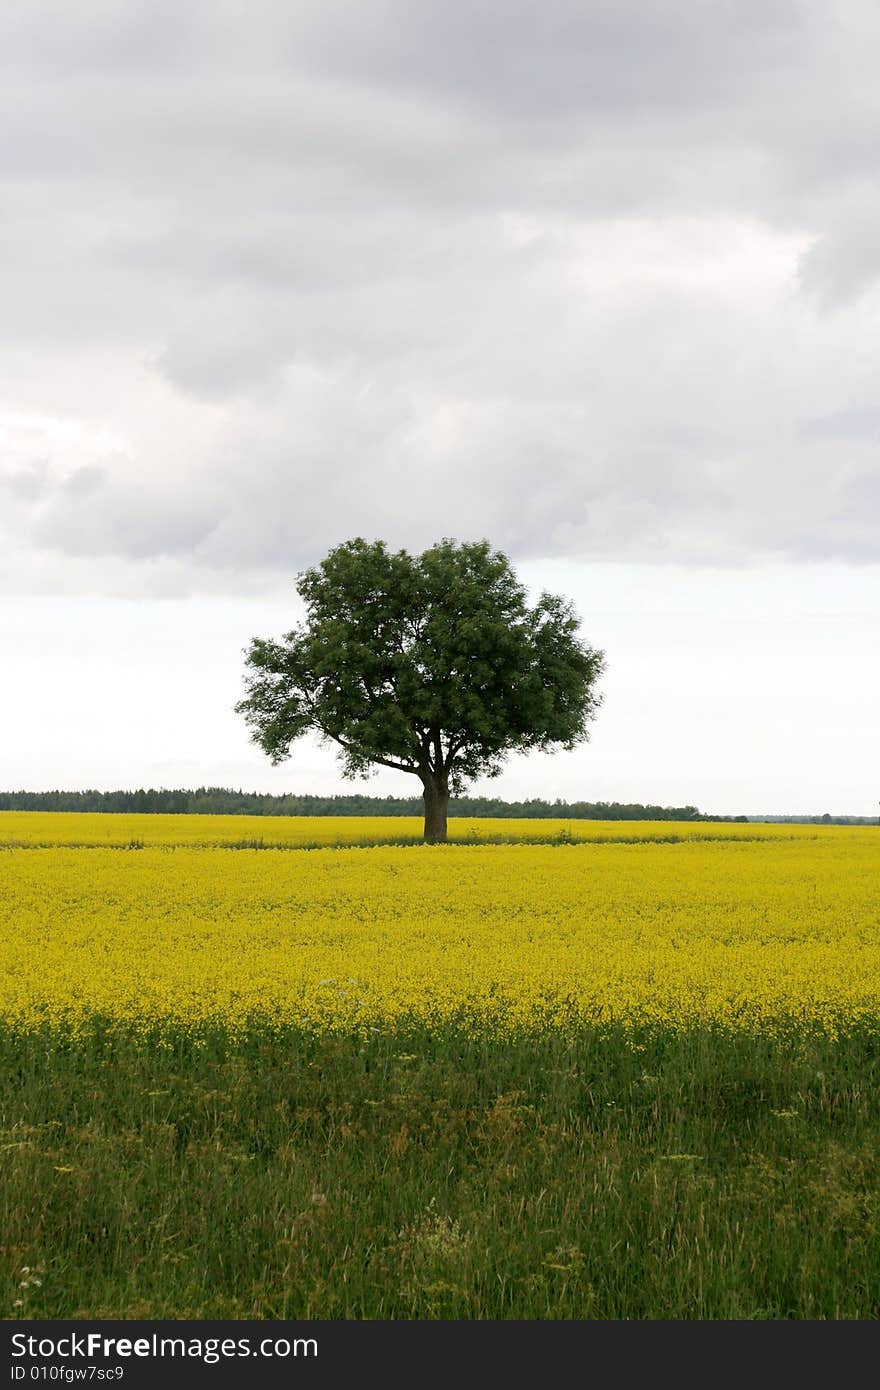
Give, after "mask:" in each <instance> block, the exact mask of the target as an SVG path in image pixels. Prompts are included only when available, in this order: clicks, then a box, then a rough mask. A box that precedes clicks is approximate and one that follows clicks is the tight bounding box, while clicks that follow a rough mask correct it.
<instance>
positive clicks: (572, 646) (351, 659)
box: [237, 539, 604, 794]
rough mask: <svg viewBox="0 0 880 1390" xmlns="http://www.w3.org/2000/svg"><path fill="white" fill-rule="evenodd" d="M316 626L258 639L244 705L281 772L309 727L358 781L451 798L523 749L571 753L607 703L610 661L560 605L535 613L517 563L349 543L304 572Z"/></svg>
mask: <svg viewBox="0 0 880 1390" xmlns="http://www.w3.org/2000/svg"><path fill="white" fill-rule="evenodd" d="M297 590H298V592H299V594H300V596H301V598H302V599H303V600H304V601H305V604H306V610H307V616H306V621H305V622H304V623H303V624H302V625H300V626H299V627H298V628H295V629H294V630H293V631H291V632H289V633H287V634H286V636H285V637H284V639H283V640H282V641H280V642H278V641H272V640H269V639H265V638H255V639H254V640H253V642H252V643H251V646H250V649H249V651H248V654H247V667H248V672H247V696H246V698H245V699H244V700H242V701H241V702H240V704H239V705H238V706H237V709H238V710H239V712H240V713H242V714H243V715H244V717H245V718H246V719H247V721H248V723H249V724H250V726H251V729H252V733H253V737H254V740H255V741H256V742H257V743H258V744H259V745H260V746H261V747H262V748H263V749H264V751H265V752H266V753H267V754H268V755H269V757H270V758H271V759H272V761H273V763H278V762H281V761H283V760H284V759H285V758H286V757H288V756H289V753H290V748H291V745H292V744H293V743H295V742H296V740H297V739H298V738H300V737H301V736H302V735H303V734H305V733H306V732H309V731H312V732H315V733H317V734H318V735H319V736H321V737H322V738H323V739H324V740H326V741H328V742H331V743H334V744H336V745H337V747H338V749H339V750H340V755H341V759H342V764H343V768H344V771H345V773H346V775H348V776H362V775H364V774H366V773H368V772H370V771H372V770H373V769H374V767H375V766H376V765H382V766H385V767H391V768H395V769H397V770H399V771H403V772H410V773H414V774H416V775H417V776H419V777H420V778H421V779H422V782H423V784H425V785H428V784H429V783H431V782H433V783H435V784H436V785H437V787H438V788H439V789H440V790H441V791H442V792H443V793H444V794H445V792H446V790H447V789H451V790H452V791H456V792H460V791H462V790H463V788H464V786H465V785H466V783H467V781H468V780H469V779H471V778H473V777H476V776H478V775H482V776H489V777H492V776H496V775H497V774H498V773H499V772H500V770H501V767H502V764H503V760H504V758H505V756H506V755H507V754H509V753H511V752H525V751H527V750H529V749H549V748H551V747H562V748H573V747H574V746H575V745H576V744H577V743H579V742H581V741H582V740H584V739H586V738H587V726H588V724H589V721H590V720H591V719H592V718H593V716H594V714H595V712H596V709H597V707H598V705H599V700H600V697H599V696H598V694H597V692H596V688H595V687H596V682H597V680H598V678H599V676H600V674H601V672H602V670H603V664H604V659H603V654H602V653H601V652H598V651H595V650H593V649H592V648H590V647H588V646H586V645H585V644H584V643H582V642H581V641H579V639H578V636H577V630H578V620H577V618H576V617H575V615H574V613H573V611H572V609H571V606H570V605H569V604H568V603H567V602H566V601H565V600H563V599H562V598H559V597H557V596H553V595H550V594H546V593H545V594H542V595H541V597H540V598H539V600H538V602H537V603H536V604H535V606H534V607H533V608H530V607H529V606H528V604H527V601H526V594H525V590H524V589H523V587H522V585H521V584H520V583H519V582H518V580H517V579H516V576H515V575H514V573H513V571H512V570H511V567H510V564H509V561H508V560H507V558H506V556H504V555H503V554H501V553H500V552H499V551H493V550H492V549H491V547H490V546H489V544H488V542H486V541H479V542H475V543H471V544H465V543H458V542H456V541H452V540H443V541H441V542H440V543H439V544H437V545H435V546H432V547H431V549H429V550H426V551H425V552H424V553H423V554H422V555H419V556H411V555H409V554H407V552H406V551H398V552H397V553H391V552H390V551H389V550H388V549H387V547H386V546H385V544H384V542H382V541H377V542H375V543H368V542H366V541H364V540H360V539H358V540H353V541H348V542H346V543H345V544H344V545H340V546H338V547H337V548H336V549H335V550H333V551H331V552H330V554H329V555H328V556H327V557H326V558H325V559H324V560H322V561H321V563H320V564H319V565H318V566H317V567H315V568H313V569H310V570H306V571H305V573H303V574H301V575H300V577H299V580H298V584H297Z"/></svg>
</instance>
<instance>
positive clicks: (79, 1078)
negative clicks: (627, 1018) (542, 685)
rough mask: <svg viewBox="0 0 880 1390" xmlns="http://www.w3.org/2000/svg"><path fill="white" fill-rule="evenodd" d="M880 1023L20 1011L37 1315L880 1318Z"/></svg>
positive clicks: (13, 1119)
mask: <svg viewBox="0 0 880 1390" xmlns="http://www.w3.org/2000/svg"><path fill="white" fill-rule="evenodd" d="M878 1078H880V1046H878V1039H877V1037H876V1036H874V1035H872V1034H865V1035H863V1036H856V1037H850V1038H846V1039H842V1040H840V1041H838V1042H830V1041H828V1040H827V1039H822V1038H818V1037H817V1038H807V1037H803V1038H800V1039H792V1040H790V1041H789V1042H788V1043H783V1042H780V1041H776V1042H771V1041H769V1040H766V1039H763V1038H761V1037H760V1036H742V1037H737V1038H732V1037H727V1036H723V1035H711V1034H708V1033H699V1034H698V1033H693V1034H691V1035H688V1036H684V1037H677V1038H674V1037H672V1036H668V1035H663V1034H654V1035H647V1034H645V1035H644V1036H641V1037H639V1036H638V1035H635V1034H633V1033H632V1032H628V1033H624V1032H616V1031H614V1030H613V1029H604V1030H602V1031H598V1030H592V1031H587V1030H585V1031H584V1032H583V1033H582V1034H581V1036H579V1037H578V1038H576V1039H574V1040H570V1041H569V1042H568V1043H563V1042H562V1041H561V1040H560V1039H558V1038H554V1037H553V1036H543V1037H527V1038H523V1039H522V1041H521V1042H519V1043H514V1044H511V1043H510V1042H509V1041H505V1043H504V1044H503V1045H502V1044H500V1043H499V1044H493V1043H490V1042H483V1043H475V1042H473V1041H468V1040H466V1039H464V1038H463V1037H461V1036H459V1035H457V1034H456V1033H454V1032H453V1031H446V1032H445V1033H442V1034H431V1033H427V1032H420V1033H414V1032H398V1033H394V1034H385V1033H376V1034H372V1035H370V1036H369V1037H368V1038H367V1039H366V1040H364V1039H363V1038H361V1039H356V1038H334V1039H324V1040H322V1039H320V1038H308V1037H304V1036H301V1035H299V1034H297V1033H294V1032H287V1033H283V1034H276V1035H270V1034H268V1033H266V1034H264V1035H261V1036H253V1037H251V1038H250V1039H249V1040H248V1041H247V1042H243V1043H242V1042H239V1043H235V1044H233V1043H231V1042H230V1041H229V1040H228V1039H227V1038H226V1037H225V1036H224V1035H223V1034H222V1033H217V1034H215V1035H212V1036H209V1037H207V1038H206V1039H204V1040H203V1041H202V1043H197V1042H194V1041H193V1040H192V1039H187V1038H185V1037H180V1038H179V1039H177V1040H172V1041H171V1042H168V1041H167V1040H166V1042H165V1043H161V1042H160V1041H159V1040H156V1041H155V1042H152V1043H151V1042H146V1041H143V1040H141V1041H136V1040H134V1039H131V1040H128V1041H126V1040H125V1039H121V1038H119V1037H118V1036H117V1037H111V1036H109V1035H106V1034H102V1033H101V1032H100V1031H99V1030H95V1032H94V1033H93V1034H92V1035H91V1036H90V1037H88V1038H86V1039H81V1040H79V1041H76V1042H73V1041H66V1042H65V1041H64V1040H63V1039H62V1038H60V1037H58V1036H57V1035H52V1034H46V1035H45V1036H43V1037H32V1038H29V1039H20V1038H14V1037H12V1036H9V1035H4V1036H3V1037H0V1130H2V1133H0V1174H2V1192H0V1203H2V1205H0V1227H2V1232H3V1236H2V1241H3V1245H2V1264H0V1297H2V1304H3V1307H2V1312H3V1315H4V1316H5V1317H16V1316H27V1317H35V1318H99V1317H107V1318H114V1317H123V1318H125V1317H128V1318H133V1317H145V1318H151V1317H155V1318H174V1317H179V1318H208V1317H229V1318H236V1317H246V1318H252V1317H257V1318H301V1317H303V1318H703V1319H705V1318H873V1317H876V1316H877V1314H878V1311H880V1239H878V1237H880V1101H878V1085H877V1083H878Z"/></svg>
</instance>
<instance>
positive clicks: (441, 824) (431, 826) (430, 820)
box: [422, 774, 449, 845]
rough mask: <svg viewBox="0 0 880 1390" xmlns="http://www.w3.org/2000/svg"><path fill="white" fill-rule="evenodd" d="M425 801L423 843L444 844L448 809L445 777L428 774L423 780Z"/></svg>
mask: <svg viewBox="0 0 880 1390" xmlns="http://www.w3.org/2000/svg"><path fill="white" fill-rule="evenodd" d="M423 786H424V792H423V793H422V795H423V797H424V801H425V844H426V845H445V844H446V815H447V812H448V810H449V786H448V783H447V781H446V779H445V777H437V776H435V775H433V774H429V776H427V777H426V778H424V780H423Z"/></svg>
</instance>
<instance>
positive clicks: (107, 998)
mask: <svg viewBox="0 0 880 1390" xmlns="http://www.w3.org/2000/svg"><path fill="white" fill-rule="evenodd" d="M12 819H14V820H15V821H16V822H18V823H20V822H21V821H23V820H24V817H22V816H18V815H14V816H13V817H12ZM33 819H34V822H36V821H37V820H39V821H41V822H42V825H41V826H40V828H39V829H38V831H37V834H36V836H35V840H34V843H39V841H40V837H41V836H44V835H45V834H46V833H47V823H48V821H49V818H48V817H45V816H42V817H40V816H35V817H34V818H33ZM72 819H73V818H72V817H65V816H58V817H54V818H52V824H53V825H54V826H55V833H56V836H57V837H58V838H63V837H64V836H65V835H66V834H68V833H69V830H68V827H67V825H66V824H65V822H69V821H70V820H72ZM79 819H80V820H82V821H88V822H90V823H93V822H100V823H101V824H105V825H106V826H107V832H106V833H107V836H108V840H107V841H106V842H105V843H117V844H118V843H125V842H126V837H129V838H134V837H133V836H131V835H130V830H131V825H132V822H133V821H134V820H135V819H136V818H134V817H129V816H125V817H119V818H114V817H111V816H94V817H87V816H83V817H79ZM115 819H118V821H120V822H124V825H120V826H118V827H117V828H116V829H115V830H114V828H113V821H114V820H115ZM137 819H139V821H140V822H141V823H142V822H144V821H149V822H150V824H151V825H153V826H155V827H156V830H157V831H158V833H159V834H163V833H170V832H166V826H167V824H168V822H170V821H173V822H174V827H175V832H174V833H182V832H185V831H187V830H188V829H190V826H189V825H188V822H191V821H198V822H200V826H199V827H192V830H200V832H201V834H202V835H208V836H210V835H212V834H213V837H214V842H215V843H216V842H217V841H218V840H219V839H220V837H221V836H222V835H223V834H226V833H227V831H226V829H225V826H224V827H218V828H215V829H214V830H213V831H212V830H211V828H210V827H209V826H207V824H206V822H207V821H208V819H209V818H207V817H143V818H137ZM224 819H225V818H224ZM234 819H235V820H236V822H237V823H238V825H240V823H241V818H238V817H236V818H234ZM159 822H162V823H163V824H157V823H159ZM325 824H326V822H325ZM339 824H340V822H336V823H335V825H334V826H333V827H332V828H331V833H333V832H334V831H335V829H336V827H337V826H339ZM363 824H364V822H361V825H362V827H363ZM482 824H484V825H485V824H486V822H483V823H482ZM492 824H494V825H495V826H496V827H498V826H499V825H500V822H497V821H496V822H493V823H492ZM523 824H524V823H523V822H515V823H511V822H508V823H507V824H506V826H505V828H511V829H512V830H513V832H514V833H516V831H517V829H518V828H520V827H521V826H522V825H523ZM573 824H574V825H575V826H576V827H578V828H580V826H583V827H584V831H585V834H586V832H591V833H590V836H589V838H590V840H591V841H592V842H591V843H579V844H572V845H559V846H555V845H535V844H510V845H486V844H484V845H480V844H476V845H469V844H464V845H449V846H445V847H434V848H428V847H424V848H406V847H403V848H401V847H389V846H385V847H378V848H367V849H354V848H353V849H342V850H340V849H319V850H315V851H314V852H311V853H290V852H286V851H278V850H273V849H269V850H248V849H237V850H233V849H217V848H198V847H194V846H193V845H192V844H190V845H178V846H177V847H174V845H173V843H169V844H168V845H166V846H164V847H162V846H156V847H149V846H148V847H147V848H145V849H141V850H136V851H134V850H133V851H131V852H123V851H121V850H120V849H108V848H91V849H75V848H69V847H59V848H53V849H48V850H40V849H12V850H6V851H3V852H0V888H2V891H0V981H2V984H0V1017H2V1018H4V1019H5V1020H6V1023H7V1026H9V1027H11V1028H13V1029H14V1030H17V1031H31V1030H34V1029H37V1028H40V1027H42V1026H44V1025H45V1024H47V1023H48V1024H50V1025H52V1026H59V1027H64V1028H71V1029H73V1030H79V1029H82V1028H85V1027H88V1025H89V1023H90V1021H91V1020H93V1019H95V1018H102V1019H105V1020H108V1021H109V1022H110V1023H111V1024H113V1023H118V1024H121V1025H125V1026H126V1027H134V1028H141V1029H144V1030H148V1031H152V1030H154V1029H156V1028H158V1029H160V1030H161V1029H164V1028H170V1029H176V1028H184V1029H187V1030H194V1031H199V1030H201V1029H202V1028H204V1027H208V1026H213V1025H221V1026H223V1027H225V1028H227V1029H229V1030H230V1031H231V1032H233V1033H236V1034H241V1033H244V1032H246V1031H247V1030H248V1029H249V1028H251V1027H252V1026H254V1025H269V1026H273V1025H279V1026H280V1025H286V1024H294V1025H297V1026H300V1027H303V1028H306V1029H314V1030H319V1031H328V1030H350V1029H352V1028H355V1029H364V1030H366V1029H370V1028H373V1029H385V1028H387V1027H393V1026H396V1025H403V1024H406V1023H408V1022H412V1023H415V1024H418V1025H425V1026H428V1027H431V1028H433V1027H438V1028H439V1027H442V1026H444V1025H446V1024H449V1023H457V1024H460V1025H462V1026H464V1027H466V1028H470V1029H472V1030H474V1031H475V1032H477V1033H486V1032H489V1033H501V1034H505V1035H512V1034H516V1033H520V1032H523V1031H527V1030H530V1029H533V1028H546V1027H554V1028H565V1029H568V1028H570V1027H575V1026H577V1025H579V1024H580V1023H584V1022H590V1021H599V1022H614V1021H617V1022H623V1023H625V1024H632V1025H641V1024H649V1025H650V1024H656V1025H662V1026H664V1027H669V1028H672V1029H675V1030H682V1029H687V1028H691V1027H694V1026H698V1027H699V1026H708V1027H719V1028H723V1029H735V1030H739V1029H749V1030H752V1029H756V1028H758V1029H762V1030H767V1031H769V1032H774V1031H777V1030H780V1029H787V1028H790V1027H792V1026H798V1027H800V1026H806V1027H816V1028H821V1029H824V1030H826V1031H828V1032H830V1033H832V1034H834V1033H837V1032H840V1031H842V1030H848V1029H850V1028H853V1027H857V1026H863V1025H867V1026H871V1027H873V1026H875V1025H880V894H878V892H877V882H878V874H877V870H878V864H880V830H877V829H875V828H872V827H867V828H865V829H852V830H850V829H836V830H834V831H829V830H825V829H824V828H823V829H819V830H816V829H815V828H814V827H807V828H803V829H802V828H799V827H791V826H786V827H778V828H777V827H756V826H742V827H738V826H720V827H717V829H718V830H724V831H725V832H730V831H740V830H742V831H746V830H748V831H751V832H752V836H753V838H747V839H737V838H735V837H729V838H717V837H716V838H713V839H694V840H685V841H682V842H680V843H671V844H670V843H651V841H650V839H649V838H648V837H647V836H646V837H645V839H644V840H643V842H642V843H638V844H625V843H607V842H605V841H607V839H608V838H609V836H610V838H612V839H613V834H614V833H615V832H618V831H619V830H620V829H621V828H625V827H621V823H619V822H618V823H606V824H605V825H598V824H597V823H596V822H581V823H579V825H578V823H573ZM285 826H286V827H287V830H286V832H285V833H288V834H289V833H291V831H290V827H291V826H293V827H294V830H296V829H297V828H298V827H295V826H294V823H293V822H291V821H287V822H285ZM177 827H179V831H178V830H177ZM267 828H268V827H267V821H266V820H265V819H261V829H262V830H263V832H264V833H265V832H266V830H267ZM664 828H666V829H680V830H681V831H682V832H687V831H688V830H690V829H692V830H694V831H698V832H699V831H705V830H706V829H709V828H710V827H706V826H696V827H688V826H684V825H682V826H680V827H663V826H660V827H658V826H657V825H656V824H655V825H653V826H652V827H651V829H652V830H654V831H656V830H658V829H659V830H660V831H661V832H662V830H663V829H664ZM756 831H760V832H761V834H760V836H759V838H754V835H755V832H756ZM783 831H784V832H786V833H783ZM606 832H607V833H606ZM307 834H308V832H307ZM307 834H306V842H307ZM142 838H144V839H147V838H148V836H147V833H146V831H144V833H143V835H142ZM234 838H235V839H236V840H241V838H242V836H241V835H240V834H237V835H236V836H235V837H234ZM279 843H290V841H280V842H279ZM301 843H302V841H301Z"/></svg>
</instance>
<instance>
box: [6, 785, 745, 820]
mask: <svg viewBox="0 0 880 1390" xmlns="http://www.w3.org/2000/svg"><path fill="white" fill-rule="evenodd" d="M423 809H424V807H423V801H422V798H421V797H420V796H362V795H359V794H357V793H350V794H346V795H344V796H295V795H293V794H288V795H281V796H274V795H272V794H271V793H269V792H245V791H241V790H238V791H235V790H233V789H232V788H229V787H197V788H196V789H195V791H188V790H179V789H178V790H169V789H167V788H165V787H161V788H156V787H149V788H144V787H140V788H139V789H138V790H137V791H112V792H99V791H80V792H65V791H51V792H25V791H17V792H0V811H108V812H112V811H116V812H119V811H130V812H132V811H133V812H147V813H150V812H163V813H165V814H168V813H170V814H172V815H194V814H197V813H201V814H203V815H233V816H244V815H247V816H420V815H421V814H422V811H423ZM449 810H450V814H451V815H453V816H489V817H492V816H498V817H501V816H504V817H511V818H528V819H535V820H538V819H545V818H547V819H549V818H552V819H563V820H675V821H695V820H706V819H709V818H708V817H706V816H703V815H702V814H701V813H700V811H698V809H697V807H696V806H649V805H643V804H642V803H640V802H627V803H623V802H619V801H558V800H557V801H544V800H543V799H541V798H532V799H531V800H529V801H500V800H498V799H497V798H492V797H481V796H459V797H452V798H451V799H450V802H449ZM711 819H713V820H740V821H745V820H746V819H747V817H746V816H733V817H730V816H713V817H712V818H711Z"/></svg>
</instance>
